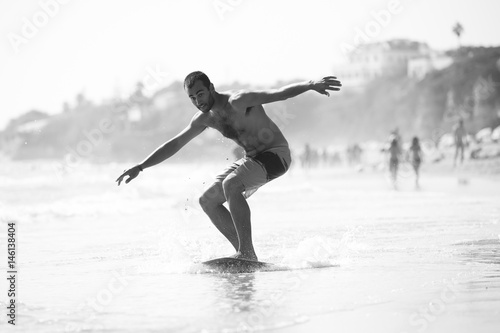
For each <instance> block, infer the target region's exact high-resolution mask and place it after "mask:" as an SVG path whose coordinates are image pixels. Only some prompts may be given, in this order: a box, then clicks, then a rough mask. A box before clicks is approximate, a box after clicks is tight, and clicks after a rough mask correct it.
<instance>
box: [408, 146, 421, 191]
mask: <svg viewBox="0 0 500 333" xmlns="http://www.w3.org/2000/svg"><path fill="white" fill-rule="evenodd" d="M407 159H408V160H409V161H410V163H411V165H412V167H413V171H415V187H416V188H419V187H420V184H419V178H420V170H419V169H420V164H421V163H422V148H421V147H420V141H419V140H418V138H417V137H414V138H413V140H412V141H411V146H410V148H409V150H408V154H407Z"/></svg>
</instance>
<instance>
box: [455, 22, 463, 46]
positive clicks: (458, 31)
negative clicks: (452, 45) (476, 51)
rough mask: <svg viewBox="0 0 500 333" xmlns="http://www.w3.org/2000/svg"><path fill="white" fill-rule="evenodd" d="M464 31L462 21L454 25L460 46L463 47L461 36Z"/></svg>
mask: <svg viewBox="0 0 500 333" xmlns="http://www.w3.org/2000/svg"><path fill="white" fill-rule="evenodd" d="M463 32H464V27H463V26H462V25H461V24H460V22H457V23H455V25H454V26H453V33H454V34H455V35H457V38H458V48H460V47H461V44H460V36H462V33H463Z"/></svg>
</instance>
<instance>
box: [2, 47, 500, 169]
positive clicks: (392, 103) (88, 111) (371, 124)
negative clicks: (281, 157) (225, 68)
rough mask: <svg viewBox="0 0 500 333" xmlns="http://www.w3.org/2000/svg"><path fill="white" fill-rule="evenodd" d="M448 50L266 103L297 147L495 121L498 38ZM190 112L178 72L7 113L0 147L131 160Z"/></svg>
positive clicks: (223, 152) (214, 150)
mask: <svg viewBox="0 0 500 333" xmlns="http://www.w3.org/2000/svg"><path fill="white" fill-rule="evenodd" d="M449 55H450V56H452V57H453V58H454V62H453V64H452V65H451V66H450V67H448V68H446V69H444V70H441V71H435V72H432V73H429V74H428V75H427V76H426V77H425V78H424V79H422V80H421V81H416V80H413V79H410V78H407V77H380V78H377V79H376V80H374V81H373V82H371V83H370V84H369V85H368V86H367V87H366V89H365V90H363V91H360V90H356V89H353V88H351V87H349V86H344V87H343V89H342V91H341V92H340V93H337V94H333V96H331V97H330V98H325V97H324V96H320V95H318V94H317V93H315V92H308V93H306V94H304V95H301V96H298V97H296V98H294V99H290V100H287V101H285V102H282V103H273V104H270V105H267V106H266V110H267V111H268V114H269V115H270V116H271V117H272V118H273V119H274V120H275V121H276V122H277V124H278V125H279V126H280V127H281V128H282V129H283V132H284V133H285V135H286V136H287V138H288V139H289V141H290V142H291V143H292V145H294V147H296V148H301V147H302V146H303V145H304V144H305V143H310V144H313V145H316V146H328V145H332V144H347V143H353V142H360V141H367V140H378V141H380V140H384V139H385V138H386V137H387V134H388V133H389V132H390V131H391V130H392V129H394V128H395V127H398V128H399V129H400V132H401V133H402V136H403V139H405V140H409V139H410V137H411V136H414V135H418V136H420V137H422V138H430V139H434V140H436V139H439V136H440V135H442V134H443V133H446V132H449V131H450V129H451V127H452V126H453V124H454V123H455V122H456V120H457V119H458V117H463V118H464V119H465V121H466V125H467V127H468V129H469V130H470V131H471V132H477V131H478V130H480V129H481V128H484V127H487V126H489V127H496V126H498V125H500V91H499V86H500V70H499V69H500V61H499V59H500V47H495V48H483V47H480V48H462V49H461V50H460V51H459V52H458V51H454V52H449ZM340 79H342V78H340ZM284 84H286V82H279V83H277V84H276V85H275V86H276V87H278V86H282V85H284ZM230 87H231V88H232V89H238V88H249V87H248V86H243V85H241V84H239V83H235V84H233V85H230ZM227 88H229V87H225V86H220V87H218V86H217V85H216V89H219V90H222V91H223V90H225V89H227ZM254 88H256V87H254ZM260 88H262V87H260ZM195 112H196V109H195V108H194V107H193V106H192V105H191V103H190V101H189V99H188V98H187V96H186V95H185V92H184V90H183V87H182V83H181V82H174V83H172V84H171V85H170V86H168V87H165V88H163V89H161V90H159V91H157V92H155V93H154V94H153V95H151V96H144V94H143V91H142V87H141V85H140V84H139V85H138V87H137V91H136V92H135V93H134V94H133V95H131V96H130V97H129V98H128V99H125V100H110V101H107V102H105V103H102V104H100V105H95V104H93V103H92V102H89V101H86V100H85V98H84V97H83V96H81V95H79V96H77V101H76V103H75V105H74V106H72V107H66V108H65V111H64V112H61V113H59V114H57V115H54V116H50V117H49V116H48V115H46V114H45V113H43V112H39V111H30V112H28V113H26V114H24V115H22V116H21V117H18V118H16V119H13V120H12V121H11V122H10V123H9V125H8V126H7V127H6V128H5V129H4V130H3V131H2V132H1V133H0V143H1V146H0V151H1V152H2V153H3V154H4V155H7V156H9V157H11V158H13V159H32V158H62V157H65V156H66V158H68V155H69V158H71V157H73V159H77V158H80V159H85V160H91V161H96V162H101V161H102V162H106V161H116V160H133V161H137V160H138V159H142V158H144V157H145V156H147V154H149V153H150V152H151V151H152V150H153V149H154V148H156V147H157V146H158V145H159V144H161V143H162V142H164V141H165V140H167V139H169V138H171V137H172V136H173V135H175V134H177V133H178V132H179V131H180V130H182V129H183V128H184V126H185V125H186V124H187V123H188V122H189V120H190V119H191V117H192V116H193V114H194V113H195ZM103 124H104V125H103ZM220 143H222V144H220ZM190 146H191V147H189V148H188V149H186V150H185V151H183V152H181V153H180V154H179V156H177V157H176V158H175V159H184V158H189V159H194V158H209V157H210V156H212V155H214V154H215V155H216V156H225V157H229V156H230V155H231V154H232V150H233V148H234V143H232V142H230V141H228V140H227V139H224V138H223V137H222V136H221V135H219V134H218V133H215V131H213V130H208V131H206V132H205V133H203V134H202V135H201V136H200V137H199V138H197V139H195V140H194V141H193V142H192V143H191V144H190ZM197 148H201V149H197ZM75 156H76V157H75Z"/></svg>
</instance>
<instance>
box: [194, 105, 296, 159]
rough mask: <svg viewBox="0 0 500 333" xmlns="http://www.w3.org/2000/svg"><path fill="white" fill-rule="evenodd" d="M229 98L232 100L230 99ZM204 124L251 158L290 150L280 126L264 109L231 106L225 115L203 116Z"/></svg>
mask: <svg viewBox="0 0 500 333" xmlns="http://www.w3.org/2000/svg"><path fill="white" fill-rule="evenodd" d="M228 97H229V96H228ZM201 118H202V119H201V120H202V121H203V123H204V124H205V125H206V126H208V127H211V128H214V129H216V130H218V131H219V132H221V133H222V135H224V136H225V137H227V138H229V139H231V140H234V141H235V142H236V143H237V144H238V145H239V146H241V147H242V148H243V149H245V152H246V154H247V155H248V156H254V155H256V154H258V153H260V152H263V151H265V150H268V149H270V148H274V147H283V146H288V142H287V141H286V139H285V137H284V136H283V134H282V133H281V131H280V129H279V128H278V126H277V125H276V124H275V123H274V122H273V121H272V120H271V119H270V118H269V117H268V116H267V114H266V113H265V110H264V108H263V107H262V105H256V106H252V107H248V108H247V109H246V110H241V109H236V108H235V107H234V106H233V105H231V103H230V102H228V103H226V105H225V106H224V108H223V110H222V111H218V112H215V111H212V110H211V111H209V112H207V113H204V114H202V115H201Z"/></svg>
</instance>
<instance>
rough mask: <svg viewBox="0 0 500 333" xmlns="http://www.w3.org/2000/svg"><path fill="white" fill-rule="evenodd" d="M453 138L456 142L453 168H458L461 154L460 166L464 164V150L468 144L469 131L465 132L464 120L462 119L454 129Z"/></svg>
mask: <svg viewBox="0 0 500 333" xmlns="http://www.w3.org/2000/svg"><path fill="white" fill-rule="evenodd" d="M453 138H454V141H455V158H454V160H453V166H457V158H458V155H459V154H460V164H463V163H464V150H465V145H466V144H467V131H466V130H465V126H464V120H463V119H460V120H459V121H458V124H457V125H455V127H454V128H453Z"/></svg>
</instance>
